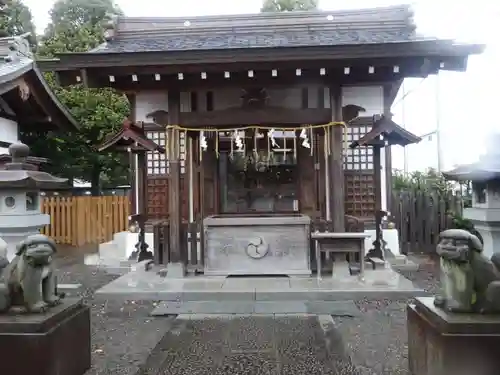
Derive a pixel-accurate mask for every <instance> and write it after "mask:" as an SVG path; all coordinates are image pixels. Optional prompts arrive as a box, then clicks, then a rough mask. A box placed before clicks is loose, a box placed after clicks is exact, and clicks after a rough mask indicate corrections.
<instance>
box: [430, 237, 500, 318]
mask: <svg viewBox="0 0 500 375" xmlns="http://www.w3.org/2000/svg"><path fill="white" fill-rule="evenodd" d="M439 237H440V241H439V243H438V245H437V248H436V252H437V254H438V255H439V257H440V270H441V290H440V292H439V294H438V295H437V296H436V298H435V300H434V305H435V306H437V307H440V308H442V309H444V310H446V311H449V312H455V313H483V314H484V313H496V314H498V313H500V253H494V254H493V256H492V257H491V259H489V258H487V257H486V256H485V255H484V254H483V243H482V242H481V241H480V239H479V238H478V237H477V236H475V235H474V234H472V233H470V232H468V231H465V230H462V229H448V230H445V231H443V232H441V233H440V235H439Z"/></svg>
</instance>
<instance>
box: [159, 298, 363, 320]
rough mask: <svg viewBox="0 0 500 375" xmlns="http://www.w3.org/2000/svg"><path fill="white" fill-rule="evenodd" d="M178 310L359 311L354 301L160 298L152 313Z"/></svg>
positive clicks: (343, 313)
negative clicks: (168, 299) (184, 300)
mask: <svg viewBox="0 0 500 375" xmlns="http://www.w3.org/2000/svg"><path fill="white" fill-rule="evenodd" d="M179 314H183V315H184V314H252V315H255V314H263V315H269V314H314V315H334V316H349V317H354V316H358V315H360V311H359V309H358V308H357V306H356V304H355V303H354V302H353V301H349V300H348V301H196V302H194V301H191V302H189V301H188V302H182V301H179V302H174V301H163V302H160V303H159V304H158V306H157V307H156V308H155V309H154V310H153V311H152V312H151V315H152V316H168V315H179Z"/></svg>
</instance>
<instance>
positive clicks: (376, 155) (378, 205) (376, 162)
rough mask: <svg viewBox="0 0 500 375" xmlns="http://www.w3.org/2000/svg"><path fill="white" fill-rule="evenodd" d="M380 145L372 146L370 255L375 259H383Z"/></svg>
mask: <svg viewBox="0 0 500 375" xmlns="http://www.w3.org/2000/svg"><path fill="white" fill-rule="evenodd" d="M380 150H381V146H380V145H375V146H373V168H375V173H374V185H375V186H374V189H373V190H374V193H375V242H374V246H375V248H374V252H372V253H371V254H370V255H371V256H372V257H375V258H380V259H383V255H382V251H381V243H380V241H381V239H382V228H381V223H382V216H381V210H382V183H381V182H382V165H381V158H380V154H381V153H380Z"/></svg>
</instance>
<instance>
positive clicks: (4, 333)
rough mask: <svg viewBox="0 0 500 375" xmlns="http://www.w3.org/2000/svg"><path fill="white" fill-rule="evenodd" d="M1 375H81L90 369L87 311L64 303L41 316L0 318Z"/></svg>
mask: <svg viewBox="0 0 500 375" xmlns="http://www.w3.org/2000/svg"><path fill="white" fill-rule="evenodd" d="M0 348H1V353H2V354H1V364H0V368H1V373H2V374H9V375H34V374H36V375H54V374H58V375H82V374H84V373H85V372H86V371H87V370H88V369H89V368H90V309H89V308H88V307H87V306H85V305H83V304H82V302H81V300H75V299H68V300H65V301H64V303H63V304H61V305H59V306H56V307H54V308H52V309H50V310H49V311H48V312H47V313H45V314H29V315H28V314H26V315H19V314H18V315H15V314H14V313H12V312H11V313H8V314H4V315H0Z"/></svg>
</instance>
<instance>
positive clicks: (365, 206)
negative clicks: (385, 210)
mask: <svg viewBox="0 0 500 375" xmlns="http://www.w3.org/2000/svg"><path fill="white" fill-rule="evenodd" d="M344 176H345V187H344V189H345V210H346V213H347V214H349V215H352V216H356V217H360V218H367V217H373V214H374V212H375V184H374V180H373V173H369V172H358V171H355V172H347V171H346V173H345V175H344Z"/></svg>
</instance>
